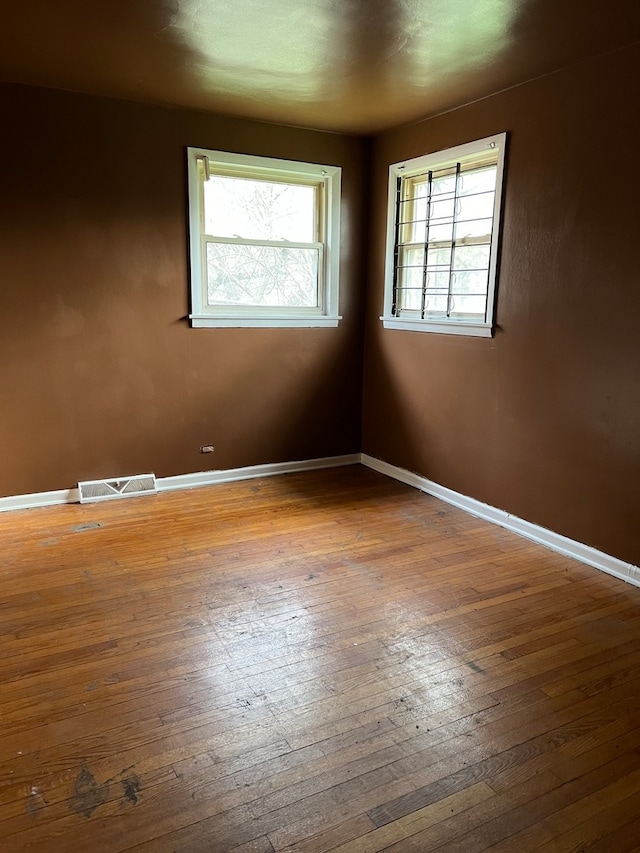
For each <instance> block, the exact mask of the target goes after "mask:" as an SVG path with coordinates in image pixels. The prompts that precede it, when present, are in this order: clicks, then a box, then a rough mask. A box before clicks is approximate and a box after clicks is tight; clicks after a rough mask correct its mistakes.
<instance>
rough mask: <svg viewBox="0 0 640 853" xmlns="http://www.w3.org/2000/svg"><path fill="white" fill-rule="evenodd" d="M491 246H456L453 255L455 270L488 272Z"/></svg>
mask: <svg viewBox="0 0 640 853" xmlns="http://www.w3.org/2000/svg"><path fill="white" fill-rule="evenodd" d="M489 251H490V246H488V245H487V244H486V243H484V244H482V245H479V246H456V248H455V251H454V253H453V269H454V270H455V271H457V270H486V269H488V268H489Z"/></svg>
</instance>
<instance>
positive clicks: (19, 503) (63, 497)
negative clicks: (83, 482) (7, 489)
mask: <svg viewBox="0 0 640 853" xmlns="http://www.w3.org/2000/svg"><path fill="white" fill-rule="evenodd" d="M79 500H80V493H79V492H78V490H77V489H56V490H55V491H53V492H35V493H34V494H31V495H9V497H7V498H0V512H8V511H9V510H12V509H34V508H35V507H38V506H56V504H73V503H77V502H78V501H79Z"/></svg>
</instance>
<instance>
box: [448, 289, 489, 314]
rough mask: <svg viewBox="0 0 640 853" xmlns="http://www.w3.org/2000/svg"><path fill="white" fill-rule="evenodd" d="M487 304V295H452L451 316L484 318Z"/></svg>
mask: <svg viewBox="0 0 640 853" xmlns="http://www.w3.org/2000/svg"><path fill="white" fill-rule="evenodd" d="M486 305H487V297H486V296H485V295H480V296H452V297H451V311H450V316H451V317H455V318H456V319H459V320H462V319H465V318H467V319H470V320H471V319H473V320H477V319H484V313H485V310H486Z"/></svg>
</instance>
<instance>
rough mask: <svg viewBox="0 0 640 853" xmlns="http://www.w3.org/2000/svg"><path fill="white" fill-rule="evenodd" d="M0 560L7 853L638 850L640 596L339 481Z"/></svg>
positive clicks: (93, 533)
mask: <svg viewBox="0 0 640 853" xmlns="http://www.w3.org/2000/svg"><path fill="white" fill-rule="evenodd" d="M0 542H1V543H2V560H1V568H0V577H1V578H2V585H1V587H0V590H1V591H0V622H1V627H2V636H1V639H0V652H1V654H0V671H1V685H2V690H1V694H0V719H1V724H2V726H1V731H0V768H1V769H0V781H1V788H0V849H1V850H2V851H3V853H18V851H23V850H24V851H26V850H37V851H38V853H47V851H56V853H69V851H71V852H72V853H84V852H85V851H91V853H101V851H107V853H116V851H125V850H134V851H138V853H143V851H145V853H165V851H180V853H189V852H190V853H201V851H235V853H272V852H273V851H287V853H294V851H295V853H321V851H329V850H331V851H334V853H337V851H340V853H374V851H382V850H387V851H394V853H404V851H412V852H413V851H435V850H438V851H446V853H463V851H464V853H471V851H484V850H491V851H494V853H498V852H500V853H510V852H511V851H516V853H526V851H531V850H540V851H545V853H551V851H555V852H556V853H557V851H573V853H577V851H586V850H589V851H591V852H592V853H593V851H603V853H618V851H632V850H640V809H639V808H638V802H639V796H640V589H636V588H634V587H632V586H629V585H626V584H624V583H623V582H622V581H619V580H616V579H614V578H611V577H609V576H607V575H605V574H603V573H601V572H598V571H597V570H595V569H591V568H588V567H586V566H583V565H580V564H578V563H575V562H574V561H572V560H570V559H567V558H564V557H562V556H560V555H557V554H554V553H552V552H550V551H547V550H545V549H544V548H541V547H539V546H537V545H534V544H532V543H529V542H528V541H526V540H524V539H521V538H518V537H516V536H514V535H513V534H510V533H508V532H507V531H504V530H501V529H500V528H498V527H494V526H491V525H489V524H487V523H485V522H483V521H480V520H478V519H475V518H473V517H472V516H469V515H467V514H465V513H464V512H462V511H459V510H457V509H454V508H452V507H450V506H447V505H446V504H443V503H441V502H439V501H437V500H436V499H434V498H431V497H428V496H426V495H424V494H422V493H420V492H418V491H415V490H413V489H411V488H409V487H406V486H403V485H400V484H398V483H395V482H393V481H391V480H387V479H385V478H384V477H382V476H380V475H378V474H375V473H373V472H371V471H368V470H366V469H363V468H360V467H359V466H358V467H350V468H343V469H337V470H334V471H323V472H313V473H308V474H300V475H289V476H284V477H274V478H268V479H263V480H251V481H245V482H240V483H233V484H230V485H219V486H213V487H210V488H202V489H197V490H193V491H184V492H175V493H164V494H161V495H158V496H152V497H145V498H137V499H132V500H128V501H118V502H113V503H102V504H95V505H89V506H84V507H81V506H77V505H74V506H64V507H55V508H50V509H43V510H32V511H23V512H16V513H7V514H4V515H2V516H0Z"/></svg>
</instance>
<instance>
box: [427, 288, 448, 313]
mask: <svg viewBox="0 0 640 853" xmlns="http://www.w3.org/2000/svg"><path fill="white" fill-rule="evenodd" d="M424 308H425V316H427V315H428V316H429V317H446V314H447V296H446V295H445V294H443V293H438V294H432V293H429V294H427V298H426V300H425V305H424Z"/></svg>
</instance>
